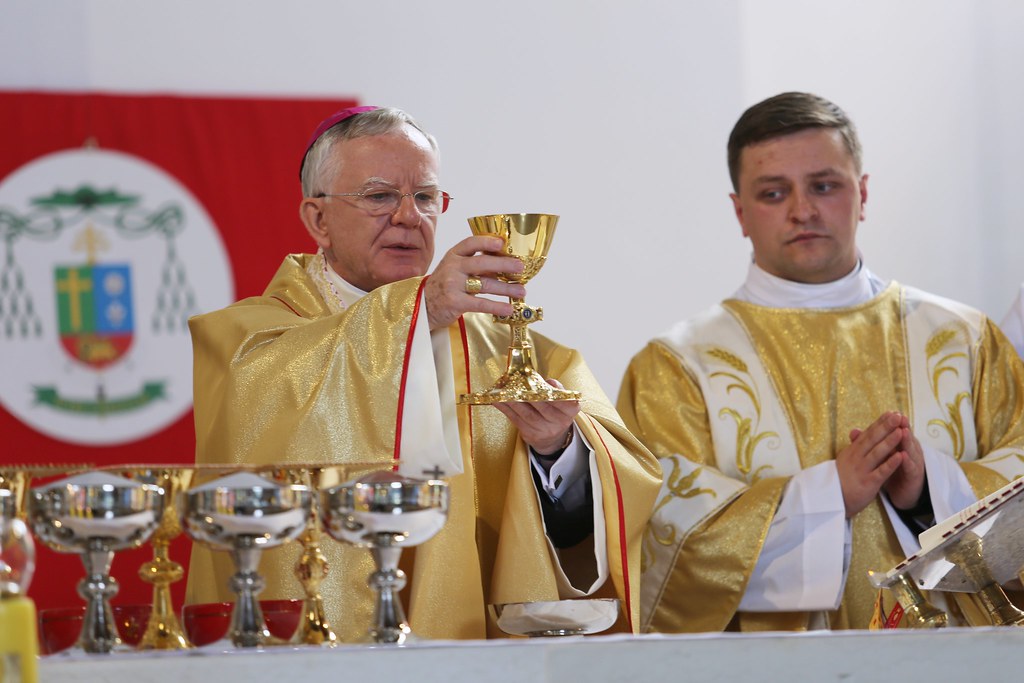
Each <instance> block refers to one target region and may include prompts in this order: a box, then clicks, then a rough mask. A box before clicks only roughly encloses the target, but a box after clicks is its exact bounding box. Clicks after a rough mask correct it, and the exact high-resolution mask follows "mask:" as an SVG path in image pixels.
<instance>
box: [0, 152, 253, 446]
mask: <svg viewBox="0 0 1024 683" xmlns="http://www.w3.org/2000/svg"><path fill="white" fill-rule="evenodd" d="M0 249H2V250H3V253H2V254H0V256H2V260H0V344H2V352H0V370H2V372H3V374H4V376H5V380H4V382H3V383H2V384H0V403H2V404H3V405H4V407H5V408H7V409H8V410H9V411H10V412H11V413H13V414H14V415H15V416H17V417H18V418H19V419H21V420H23V421H24V422H26V423H27V424H29V425H30V426H32V427H33V428H35V429H37V430H39V431H42V432H44V433H46V434H48V435H50V436H53V437H55V438H59V439H62V440H65V441H69V442H72V443H85V444H112V443H123V442H127V441H132V440H135V439H138V438H142V437H144V436H146V435H148V434H150V433H153V432H155V431H158V430H159V429H161V428H162V427H164V426H166V425H168V424H170V423H171V422H173V421H174V420H176V419H177V418H178V417H180V416H181V415H182V414H183V413H184V412H186V411H187V410H188V409H189V408H190V407H191V403H192V400H191V399H192V396H191V393H192V391H191V382H192V379H191V345H190V342H189V337H188V318H189V317H190V316H192V315H195V314H197V313H201V312H204V311H207V310H212V309H214V308H219V307H221V306H224V305H226V304H228V303H230V301H231V300H232V298H233V295H234V292H233V285H232V282H231V269H230V266H229V264H228V261H227V258H226V255H225V253H224V249H223V245H222V244H221V242H220V239H219V235H218V232H217V230H216V228H215V227H214V226H213V224H212V222H211V221H210V219H209V217H208V216H207V214H206V212H205V210H204V209H203V208H202V206H201V205H200V204H199V203H198V202H197V201H196V200H195V199H194V198H193V197H192V196H191V194H190V193H189V192H188V191H187V189H185V188H184V187H183V186H181V185H180V184H178V183H177V182H176V181H175V180H174V179H173V178H171V177H170V176H168V175H167V174H165V173H163V172H162V171H161V170H160V169H158V168H156V167H154V166H152V165H150V164H148V163H147V162H145V161H143V160H141V159H138V158H135V157H132V156H130V155H127V154H124V153H120V152H111V151H107V150H98V149H82V150H70V151H66V152H58V153H55V154H51V155H48V156H45V157H41V158H39V159H36V160H35V161H33V162H31V163H29V164H27V165H26V166H23V167H22V168H21V169H18V170H17V171H15V172H14V173H13V174H11V175H10V176H8V178H6V179H4V181H3V182H2V183H0Z"/></svg>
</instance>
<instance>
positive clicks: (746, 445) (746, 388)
mask: <svg viewBox="0 0 1024 683" xmlns="http://www.w3.org/2000/svg"><path fill="white" fill-rule="evenodd" d="M706 353H707V355H709V356H711V357H712V358H715V359H717V360H719V361H721V362H723V363H725V364H726V365H728V366H729V367H731V368H732V369H733V370H735V371H736V372H726V371H718V372H713V373H711V374H710V375H709V379H714V378H715V377H724V378H726V379H728V380H730V381H731V383H730V384H729V385H728V386H726V388H725V392H726V393H727V394H730V393H732V392H733V391H734V390H735V391H740V392H742V393H744V394H746V396H747V398H749V399H750V403H751V404H752V405H753V407H754V416H753V417H749V416H745V415H744V414H743V413H741V412H740V410H739V409H737V408H722V409H721V410H719V411H718V416H719V417H720V418H724V417H726V416H728V417H731V418H732V419H733V420H735V422H736V469H737V470H739V472H740V474H742V475H743V476H744V478H746V480H747V482H748V483H755V482H757V480H758V479H760V478H761V475H762V472H763V471H765V470H770V469H772V466H771V465H761V466H760V467H758V468H757V469H756V470H754V451H755V450H756V449H757V446H758V445H759V444H760V443H761V442H762V441H764V440H765V439H775V440H776V442H778V440H779V435H778V433H777V432H768V431H765V432H761V431H758V428H759V427H760V425H761V396H760V394H759V393H758V391H757V386H756V385H755V384H754V382H753V379H752V378H751V377H750V371H749V370H748V368H747V364H746V363H744V362H743V360H742V359H741V358H739V357H738V356H736V355H735V354H733V353H730V352H729V351H726V350H725V349H722V348H712V349H708V350H707V352H706ZM740 375H743V376H745V378H746V379H744V377H741V376H740Z"/></svg>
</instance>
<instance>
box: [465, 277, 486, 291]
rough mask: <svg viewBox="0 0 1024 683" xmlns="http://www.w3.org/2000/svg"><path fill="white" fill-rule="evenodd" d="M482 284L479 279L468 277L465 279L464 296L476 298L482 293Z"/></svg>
mask: <svg viewBox="0 0 1024 683" xmlns="http://www.w3.org/2000/svg"><path fill="white" fill-rule="evenodd" d="M483 288H484V283H483V281H482V280H480V278H478V277H474V276H472V275H470V276H469V277H467V278H466V294H472V295H473V296H476V295H477V294H479V293H480V292H481V291H483Z"/></svg>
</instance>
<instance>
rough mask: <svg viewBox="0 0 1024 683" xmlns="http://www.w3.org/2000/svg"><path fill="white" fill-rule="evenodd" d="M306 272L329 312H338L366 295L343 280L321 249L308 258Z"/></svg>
mask: <svg viewBox="0 0 1024 683" xmlns="http://www.w3.org/2000/svg"><path fill="white" fill-rule="evenodd" d="M306 272H307V273H308V274H309V276H310V277H311V278H312V279H313V282H314V283H315V284H316V288H317V290H319V292H320V296H322V297H323V298H324V301H325V302H327V308H328V309H330V311H331V313H340V312H341V311H344V310H345V309H346V308H348V307H349V306H351V305H352V304H354V303H355V302H357V301H359V300H360V299H362V298H363V297H364V296H366V292H364V291H363V290H361V289H359V288H358V287H356V286H355V285H353V284H352V283H351V282H349V281H347V280H345V279H344V278H343V277H341V276H340V275H338V274H337V273H335V272H334V269H333V268H331V267H330V266H329V265H327V257H326V256H325V255H324V251H323V249H320V250H319V251H317V252H316V255H315V256H314V257H313V258H312V260H310V262H309V264H308V265H307V266H306Z"/></svg>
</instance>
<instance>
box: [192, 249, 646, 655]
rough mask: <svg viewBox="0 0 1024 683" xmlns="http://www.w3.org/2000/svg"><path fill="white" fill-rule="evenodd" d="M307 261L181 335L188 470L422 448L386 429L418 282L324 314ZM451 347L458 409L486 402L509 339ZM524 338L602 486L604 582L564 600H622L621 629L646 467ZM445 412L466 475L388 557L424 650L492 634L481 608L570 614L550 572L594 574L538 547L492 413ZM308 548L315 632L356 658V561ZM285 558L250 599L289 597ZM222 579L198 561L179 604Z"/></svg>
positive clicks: (294, 548)
mask: <svg viewBox="0 0 1024 683" xmlns="http://www.w3.org/2000/svg"><path fill="white" fill-rule="evenodd" d="M315 258H318V257H314V256H309V255H292V256H289V257H287V258H286V259H285V261H284V263H283V264H282V266H281V268H280V269H279V270H278V272H277V274H276V276H275V277H274V279H273V281H272V282H271V283H270V285H269V286H268V287H267V289H266V291H265V292H264V294H263V296H261V297H254V298H250V299H245V300H243V301H240V302H238V303H236V304H234V305H232V306H230V307H228V308H226V309H223V310H221V311H217V312H214V313H210V314H206V315H202V316H198V317H196V318H193V319H192V321H191V322H190V326H191V331H192V337H193V346H194V354H195V376H194V385H195V421H196V441H197V443H196V462H197V463H250V464H251V463H255V464H277V463H289V462H293V463H321V462H322V463H344V462H366V461H379V462H380V464H381V467H382V468H386V467H391V466H392V464H393V463H394V461H395V458H396V457H397V456H398V455H399V454H400V452H401V443H402V442H404V443H406V444H410V445H411V444H415V443H416V440H417V439H418V438H419V437H420V436H421V435H418V434H415V433H406V434H401V433H400V432H401V429H400V428H399V427H396V425H402V424H403V422H402V418H401V414H402V413H401V411H402V399H403V398H404V393H405V386H406V383H405V379H406V377H407V376H408V375H409V374H410V373H415V372H417V370H418V369H417V368H410V367H407V364H408V354H407V348H408V346H409V345H410V344H411V340H412V334H413V330H415V329H416V316H417V315H423V316H425V315H426V312H425V311H423V310H422V306H421V291H422V290H421V285H422V283H423V281H424V278H413V279H409V280H403V281H400V282H395V283H393V284H390V285H386V286H383V287H379V288H378V289H375V290H374V291H373V292H370V293H369V294H367V295H365V296H363V297H362V298H361V299H359V300H358V301H357V302H356V303H355V304H353V305H351V306H350V307H349V308H347V309H343V307H341V306H339V305H338V304H337V302H336V301H335V302H331V303H329V301H328V300H329V299H330V292H329V291H325V281H324V280H323V278H318V277H317V272H318V271H317V268H316V267H310V266H311V264H313V265H315V263H314V261H313V259H315ZM327 286H328V287H329V285H327ZM448 334H449V341H450V347H451V350H452V358H451V366H452V368H453V371H454V390H455V393H456V394H459V393H463V392H468V391H470V390H471V389H475V388H479V387H485V386H490V385H491V384H492V383H493V381H494V380H495V379H496V378H497V377H498V376H499V375H500V374H501V373H502V372H503V371H504V356H505V353H506V350H507V343H508V330H507V329H506V328H505V327H503V326H501V325H496V324H494V323H492V322H491V318H490V316H480V315H467V316H465V317H464V319H462V320H460V321H459V322H458V323H457V324H453V325H452V326H451V328H450V329H449V332H448ZM532 339H533V341H534V345H535V358H536V359H537V364H538V366H539V367H538V370H539V371H540V372H541V373H542V374H543V375H544V376H545V377H551V378H555V379H558V380H560V381H561V382H562V383H563V384H564V385H565V386H566V387H569V388H572V389H577V390H579V391H581V392H583V402H582V403H583V405H582V412H581V413H580V414H579V415H578V416H577V418H576V427H577V429H578V430H579V433H580V434H582V435H583V437H584V438H585V439H586V441H587V443H589V444H590V445H591V447H592V449H593V451H594V456H593V458H592V471H595V470H596V471H597V473H598V478H599V479H600V487H599V492H600V493H601V496H600V497H601V506H602V509H601V510H599V511H597V512H598V514H600V513H602V512H603V517H604V520H605V524H604V534H605V536H606V539H605V540H606V547H607V559H606V564H607V566H608V570H609V575H610V579H611V580H610V581H606V582H605V584H604V585H603V586H599V587H592V586H591V585H590V584H589V583H587V582H586V581H584V582H583V583H584V584H585V585H584V586H582V587H581V590H582V593H577V594H576V595H582V594H587V593H588V591H589V592H590V594H592V595H595V596H598V597H618V598H620V599H621V600H622V605H623V608H624V609H623V616H621V617H620V619H619V623H618V624H617V625H616V627H617V629H618V630H625V631H628V630H636V629H637V628H638V625H639V599H638V591H639V571H640V543H641V538H642V534H643V531H644V526H645V523H646V521H647V518H648V514H649V512H650V509H651V505H652V503H653V500H654V496H655V495H656V494H657V488H658V483H659V481H660V470H659V467H658V463H657V462H656V461H655V459H654V458H653V457H652V456H651V455H650V453H648V452H647V450H646V449H645V448H644V447H643V446H642V445H641V444H640V443H639V442H638V441H637V440H636V439H635V438H634V437H633V436H631V435H630V433H629V432H628V431H626V429H625V428H624V427H623V425H622V421H621V420H620V419H619V417H618V415H617V414H616V412H615V410H614V408H613V407H612V406H611V405H610V402H609V401H608V399H607V398H606V397H605V395H604V394H603V392H602V391H601V389H600V387H599V386H598V384H597V382H596V381H595V380H594V378H593V377H592V376H591V374H590V372H589V371H588V370H587V368H586V366H585V365H584V363H583V360H582V358H581V357H580V356H579V355H578V354H577V353H576V352H575V351H572V350H570V349H566V348H563V347H560V346H558V345H556V344H554V343H553V342H551V341H549V340H547V339H544V338H543V337H541V336H540V335H534V336H533V337H532ZM429 372H430V373H431V374H432V377H431V380H430V381H431V382H433V383H434V384H437V379H436V376H435V375H434V374H433V373H434V372H435V371H434V369H433V368H430V369H429ZM435 396H436V392H435ZM454 400H455V397H454V396H452V397H451V401H452V402H453V403H454ZM456 410H457V419H458V427H459V439H460V441H461V444H460V445H461V451H462V452H461V460H462V463H461V464H462V470H463V472H462V474H456V475H454V476H451V477H450V478H448V482H449V486H450V495H451V501H450V510H449V517H448V520H447V523H446V524H445V526H444V528H443V529H442V530H441V532H440V533H438V534H437V536H435V537H434V538H433V539H431V540H430V541H428V542H427V543H425V544H423V545H421V546H418V547H416V548H412V549H406V551H405V552H404V553H403V555H402V568H403V570H404V571H405V572H406V573H407V575H408V577H409V581H408V585H407V587H406V589H405V590H404V591H403V600H404V603H405V606H406V608H407V612H408V615H409V620H410V623H411V625H412V628H413V630H414V631H415V632H416V633H417V634H418V635H421V636H423V637H426V638H484V637H486V636H487V635H491V636H497V635H500V633H499V632H498V631H497V628H496V627H495V626H494V625H493V623H490V617H489V616H488V614H487V609H486V606H487V604H489V603H505V602H522V601H536V600H557V599H561V598H566V597H570V595H566V594H562V593H564V592H565V591H561V590H560V588H559V586H560V584H559V579H558V574H559V572H561V571H563V570H564V572H565V575H566V576H568V577H569V578H570V579H572V578H573V577H578V576H583V577H588V576H589V577H593V576H594V575H595V574H596V569H594V567H595V566H596V558H595V553H594V550H593V548H594V542H593V539H588V540H587V541H584V542H583V543H581V544H580V546H576V547H574V548H570V549H565V550H555V549H554V547H553V546H552V545H551V544H550V543H549V541H548V538H547V536H546V534H545V531H544V524H543V518H542V514H541V509H540V504H539V502H538V498H537V496H538V492H537V489H536V486H535V484H534V481H533V477H532V474H531V465H530V463H529V460H528V454H527V448H526V446H525V444H524V443H523V442H522V440H521V439H520V438H519V437H518V433H517V432H516V431H515V430H514V428H513V427H512V425H511V423H509V422H508V420H507V419H506V418H505V417H504V416H502V415H501V414H500V413H499V412H498V411H497V410H496V409H494V408H492V407H489V406H485V407H468V406H458V407H457V409H456ZM396 442H399V443H396ZM455 455H456V456H458V455H459V454H455ZM330 483H333V482H324V485H328V484H330ZM595 500H597V496H596V495H595ZM595 504H597V503H595ZM321 547H322V549H323V551H324V554H325V555H326V557H327V560H328V562H329V570H328V575H327V578H326V579H325V580H324V582H323V584H322V585H321V593H322V595H323V599H324V604H325V609H326V612H327V616H328V619H329V620H330V622H331V625H332V627H333V628H334V630H335V632H336V633H337V634H338V636H339V638H341V640H343V641H346V642H354V641H357V640H359V639H360V638H362V637H363V636H364V635H365V634H366V631H367V629H368V628H369V626H370V620H371V616H372V610H373V604H372V600H373V594H372V593H371V591H370V589H369V588H368V587H367V585H366V580H367V577H368V576H369V574H370V572H371V571H372V570H373V565H372V562H371V559H370V554H369V551H367V550H366V549H361V548H353V547H350V546H347V545H344V544H342V543H338V542H336V541H334V540H332V539H330V538H329V537H326V536H325V537H324V538H323V540H322V541H321ZM588 549H589V553H588V552H587V551H588ZM298 551H299V547H298V544H289V545H286V546H282V547H281V548H278V549H275V550H271V551H268V552H265V553H264V555H263V559H262V562H261V565H260V572H261V573H262V574H263V575H264V576H265V577H266V581H267V587H266V589H265V590H264V591H263V592H262V593H261V594H260V596H259V597H260V598H261V599H275V598H300V597H303V593H302V589H301V586H300V584H299V582H298V580H297V579H296V578H295V565H296V563H297V561H298ZM233 572H234V569H233V567H232V565H231V562H230V559H229V557H228V556H227V554H226V553H212V552H210V551H208V550H207V549H206V548H203V547H202V546H200V545H198V544H196V545H195V546H193V551H192V561H191V566H190V570H189V576H188V589H187V598H186V600H187V602H189V603H196V602H210V601H222V600H229V599H232V594H231V593H230V591H229V589H228V579H229V577H230V576H231V574H232V573H233ZM574 586H575V583H574ZM577 587H578V586H577Z"/></svg>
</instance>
